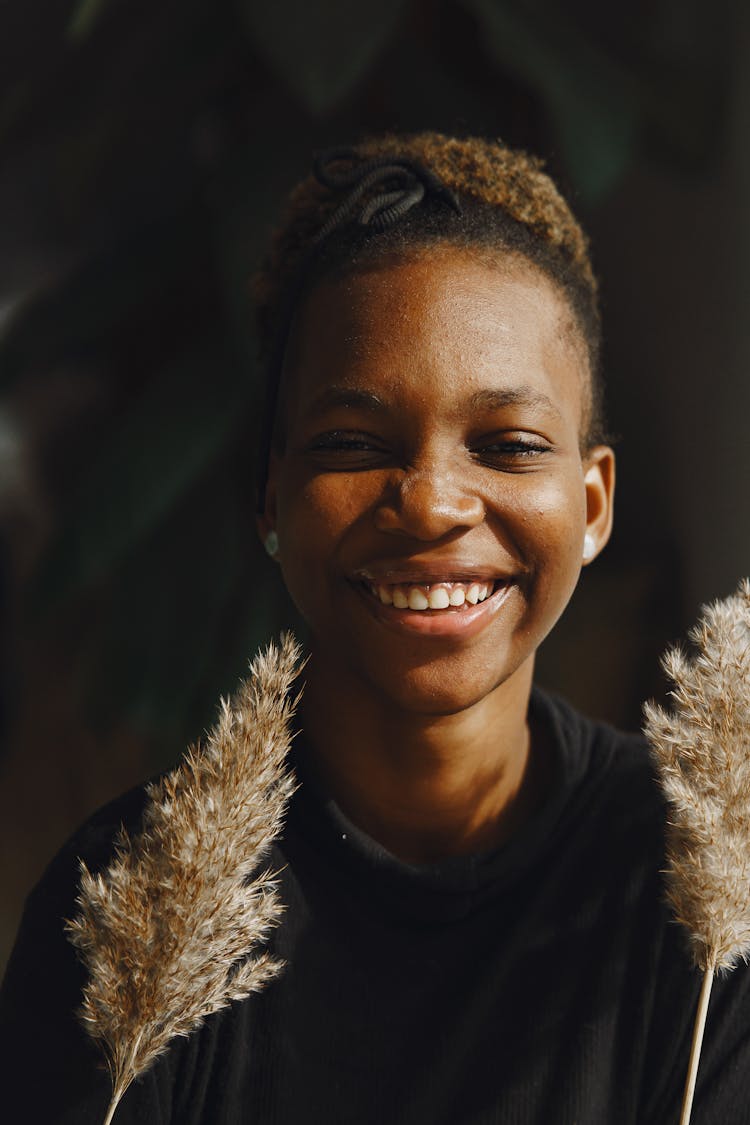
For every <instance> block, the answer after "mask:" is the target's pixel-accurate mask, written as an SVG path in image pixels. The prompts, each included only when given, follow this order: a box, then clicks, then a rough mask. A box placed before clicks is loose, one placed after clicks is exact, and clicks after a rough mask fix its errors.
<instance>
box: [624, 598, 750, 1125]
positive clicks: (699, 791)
mask: <svg viewBox="0 0 750 1125" xmlns="http://www.w3.org/2000/svg"><path fill="white" fill-rule="evenodd" d="M689 636H690V640H691V641H692V642H693V644H694V645H695V646H696V650H697V651H696V654H695V656H694V657H693V658H692V659H691V658H689V657H688V656H686V655H685V654H684V653H683V652H682V651H681V650H680V649H679V648H676V649H671V650H670V651H668V652H667V653H666V654H665V656H664V659H663V665H664V669H665V671H666V672H667V674H668V675H669V676H670V678H671V679H672V680H673V681H674V685H675V686H674V688H673V689H672V691H671V693H670V694H671V696H672V699H673V700H674V710H673V711H672V712H671V713H668V712H666V711H664V710H663V709H662V708H661V707H657V706H656V705H654V704H646V706H645V708H644V712H645V717H646V722H645V726H644V731H645V733H646V736H647V738H648V739H649V741H650V742H651V746H652V751H653V757H654V760H655V762H656V765H657V768H658V774H659V778H660V782H661V786H662V789H663V791H664V794H665V796H666V799H667V801H668V804H669V814H668V828H667V871H666V877H667V895H668V898H669V901H670V903H671V906H672V908H673V911H674V915H675V918H676V919H677V920H678V921H679V922H681V923H682V924H683V925H684V926H685V927H686V929H687V933H688V936H689V941H690V947H691V950H692V954H693V958H694V960H695V963H696V965H697V966H698V967H699V968H700V969H702V970H703V972H704V979H703V988H702V990H701V996H700V1000H699V1005H698V1015H697V1018H696V1026H695V1034H694V1037H693V1049H692V1051H691V1060H690V1067H689V1073H688V1081H687V1085H686V1090H685V1099H684V1102H683V1110H682V1117H681V1120H680V1125H687V1122H688V1121H689V1120H690V1111H691V1107H692V1099H693V1093H694V1090H695V1078H696V1074H697V1070H698V1061H699V1057H700V1047H701V1042H702V1038H703V1031H704V1027H705V1020H706V1014H707V1011H708V1002H709V998H710V993H711V984H712V982H713V976H714V973H715V972H716V970H717V969H732V968H734V967H735V965H736V964H737V963H738V961H739V960H741V959H743V960H745V961H747V960H748V959H749V958H750V581H748V580H747V579H745V580H744V581H743V582H741V583H740V586H739V589H738V591H737V593H736V594H734V595H733V596H732V597H729V598H726V599H724V600H723V601H717V602H714V603H713V604H712V605H709V606H704V607H703V610H702V614H701V617H700V619H699V621H698V624H697V625H696V626H695V628H694V629H692V630H691V632H690V634H689Z"/></svg>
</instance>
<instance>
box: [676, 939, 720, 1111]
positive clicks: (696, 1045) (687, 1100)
mask: <svg viewBox="0 0 750 1125" xmlns="http://www.w3.org/2000/svg"><path fill="white" fill-rule="evenodd" d="M714 968H715V966H714V962H713V961H711V962H710V963H709V965H708V967H707V968H706V970H705V972H704V974H703V984H702V986H701V993H700V996H699V997H698V1011H697V1012H696V1014H695V1026H694V1028H693V1045H692V1047H691V1048H690V1062H689V1064H688V1073H687V1081H686V1083H685V1094H684V1096H683V1099H682V1114H681V1116H680V1125H690V1113H691V1110H692V1108H693V1096H694V1094H695V1080H696V1078H697V1077H698V1063H699V1062H700V1058H701V1047H702V1046H703V1032H704V1031H705V1028H706V1016H707V1015H708V1002H709V1000H710V999H711V986H712V985H713V983H714Z"/></svg>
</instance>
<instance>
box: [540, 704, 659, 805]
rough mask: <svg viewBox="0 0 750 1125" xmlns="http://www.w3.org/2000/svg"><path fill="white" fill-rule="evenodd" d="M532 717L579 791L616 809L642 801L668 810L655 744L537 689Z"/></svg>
mask: <svg viewBox="0 0 750 1125" xmlns="http://www.w3.org/2000/svg"><path fill="white" fill-rule="evenodd" d="M530 713H531V714H532V715H536V716H538V718H539V719H540V720H541V721H542V722H543V724H544V726H545V728H546V730H547V733H548V736H549V737H550V738H551V740H552V742H553V744H554V752H555V754H556V757H557V761H558V763H559V768H560V769H561V770H563V771H564V773H565V775H566V776H567V778H568V779H569V780H570V781H572V782H573V784H574V786H575V785H577V786H581V787H583V788H584V789H585V790H586V791H588V792H593V791H596V792H597V793H598V794H599V796H600V797H605V796H606V795H609V797H610V798H611V800H612V801H613V802H615V803H630V802H631V801H633V800H634V799H638V801H639V804H640V803H644V802H645V804H646V805H647V806H648V807H649V808H650V809H651V810H652V811H655V810H656V809H657V808H662V807H663V805H662V800H661V795H660V791H659V787H658V784H657V781H656V773H655V769H654V766H653V762H652V758H651V752H650V749H649V744H648V742H647V740H646V738H645V736H644V735H643V734H642V733H641V732H630V731H622V730H619V729H617V728H616V727H614V726H612V725H611V724H610V723H607V722H603V721H601V720H598V719H590V718H588V717H587V716H585V715H582V714H581V713H580V712H579V711H577V710H576V709H575V708H574V707H572V706H571V705H570V704H569V703H567V702H566V701H565V700H564V699H562V698H561V697H560V696H557V695H554V694H553V693H551V692H547V691H542V690H541V689H539V688H535V689H534V691H533V693H532V697H531V704H530Z"/></svg>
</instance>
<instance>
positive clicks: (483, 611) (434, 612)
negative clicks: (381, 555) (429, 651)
mask: <svg viewBox="0 0 750 1125" xmlns="http://www.w3.org/2000/svg"><path fill="white" fill-rule="evenodd" d="M353 585H354V587H355V589H357V590H358V591H359V593H360V595H361V597H362V599H363V601H364V602H365V604H366V606H367V608H368V609H369V611H370V613H371V614H372V615H373V616H374V617H376V618H377V619H378V620H379V621H380V622H381V624H384V625H386V626H388V627H390V628H391V629H394V630H396V631H398V632H401V633H402V634H403V633H411V634H418V635H422V636H435V637H440V636H442V637H451V636H453V637H459V638H468V637H471V636H473V635H475V634H476V633H478V632H479V631H481V630H482V629H483V628H484V627H485V626H486V625H488V624H489V623H490V622H491V621H492V620H493V619H494V618H495V617H496V615H497V614H498V613H499V612H500V610H501V608H502V607H503V605H504V604H505V603H506V602H507V600H508V598H509V597H510V596H511V594H512V592H513V590H514V589H515V586H516V584H515V582H514V580H513V579H512V578H510V577H509V576H497V575H494V576H493V575H491V574H490V573H489V572H488V570H487V569H486V568H479V567H476V566H466V565H456V566H452V567H451V568H450V570H449V569H448V567H446V566H443V567H441V569H440V570H439V571H438V570H437V569H436V568H435V567H433V566H430V567H423V566H420V567H414V566H409V568H408V570H407V569H406V568H405V567H403V566H398V567H385V566H382V567H378V568H377V569H376V568H372V569H370V568H368V569H367V570H362V571H360V572H358V574H357V575H356V576H355V577H354V579H353Z"/></svg>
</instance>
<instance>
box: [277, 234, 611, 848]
mask: <svg viewBox="0 0 750 1125" xmlns="http://www.w3.org/2000/svg"><path fill="white" fill-rule="evenodd" d="M588 380H589V375H588V368H587V361H586V352H585V348H584V345H583V343H582V341H581V339H580V336H579V334H578V331H577V329H576V328H575V326H574V324H573V321H572V317H571V314H570V311H569V308H568V306H567V303H566V300H565V298H564V296H563V295H561V293H560V292H559V291H558V290H557V289H556V288H555V287H554V285H553V284H552V282H550V281H549V280H548V279H547V278H546V277H545V276H544V275H543V274H542V273H541V272H540V271H538V270H537V269H536V268H535V267H533V266H531V265H530V264H528V263H527V262H525V261H524V260H522V259H516V258H510V257H508V258H506V259H505V260H502V259H500V260H497V259H495V260H493V261H490V260H489V259H483V258H481V257H480V256H478V255H472V254H470V253H469V252H467V251H462V250H457V249H452V248H447V247H446V248H437V249H435V248H433V249H432V250H430V251H424V252H422V253H420V254H417V255H415V256H413V257H411V258H409V259H406V260H399V261H391V262H389V263H388V264H382V265H381V266H379V267H378V268H373V269H371V270H369V271H368V272H366V273H362V274H352V275H349V276H346V277H344V278H342V279H338V280H335V281H325V282H322V283H320V284H319V285H318V286H317V287H316V288H315V289H314V290H313V292H312V293H311V294H310V296H309V297H308V298H307V300H306V302H305V304H304V307H303V308H302V309H301V310H300V313H299V315H298V317H297V322H296V324H295V326H294V328H293V332H292V337H291V339H290V341H289V346H288V349H287V356H286V362H285V370H284V375H283V387H284V393H283V402H282V408H281V409H282V411H283V413H282V418H281V431H282V434H281V440H280V441H279V443H277V448H276V450H275V452H274V454H273V456H272V459H271V465H270V475H269V487H268V492H267V504H266V512H265V515H264V517H263V519H262V520H261V534H265V533H267V532H268V530H270V529H271V528H273V529H275V530H276V532H277V534H278V539H279V545H280V547H279V555H278V561H279V563H280V565H281V568H282V571H283V576H284V581H285V582H286V585H287V588H288V590H289V593H290V595H291V597H292V598H293V600H294V602H295V604H296V605H297V607H298V608H299V610H300V611H301V613H302V615H303V616H304V618H305V619H306V621H307V623H308V625H309V627H310V634H311V658H310V662H309V664H308V666H307V669H306V676H305V679H306V687H305V694H304V699H303V704H302V725H303V728H304V730H305V738H306V741H307V744H308V745H309V747H310V748H311V751H312V753H314V755H315V759H316V762H317V764H318V766H319V768H320V770H321V771H322V772H323V774H324V776H325V779H326V782H327V784H328V786H329V787H330V789H331V791H332V793H333V795H334V797H335V798H336V799H337V801H338V803H339V804H340V806H341V807H342V809H343V810H344V812H345V813H346V814H347V815H348V816H349V817H350V819H352V820H353V821H354V822H355V823H356V824H358V825H359V826H360V827H361V828H363V829H364V830H365V831H366V832H368V833H369V834H370V835H372V836H373V837H374V838H375V839H377V840H379V841H380V842H381V843H382V844H383V845H384V846H385V847H386V848H388V850H390V851H391V852H392V853H393V854H395V855H397V856H399V857H400V858H403V859H405V860H407V861H409V862H415V863H420V862H428V861H431V860H436V859H440V858H442V857H445V856H449V855H454V854H462V853H467V852H474V851H481V850H486V849H488V848H491V847H493V846H496V845H497V844H499V843H500V842H502V841H503V840H504V839H506V838H507V837H508V836H509V835H510V834H512V833H513V832H514V831H515V830H516V829H517V828H518V826H519V825H520V824H521V823H522V822H523V821H524V819H525V818H526V817H528V816H529V815H530V813H531V811H532V810H533V808H534V806H535V804H536V803H537V802H538V801H539V800H540V799H541V797H542V795H543V793H544V788H545V784H546V782H547V773H546V768H545V764H546V754H545V750H544V732H542V731H538V730H530V729H529V723H528V720H527V709H528V699H529V692H530V688H531V681H532V673H533V665H534V654H535V652H536V649H537V648H538V646H539V644H540V643H541V642H542V640H543V639H544V637H545V636H546V635H547V633H548V632H549V631H550V629H551V628H552V627H553V625H554V623H555V622H556V621H557V619H558V617H559V616H560V614H561V613H562V611H563V609H564V608H565V606H566V604H567V602H568V600H569V598H570V596H571V594H572V592H573V589H574V587H575V585H576V582H577V580H578V577H579V574H580V570H581V566H582V561H583V544H584V535H585V534H586V533H588V534H589V535H590V536H591V537H592V540H593V545H594V548H595V552H594V553H595V554H596V553H598V552H599V551H600V550H601V549H602V547H603V546H604V545H605V543H606V541H607V539H608V537H609V534H610V529H611V521H612V498H613V490H614V455H613V453H612V450H611V449H609V447H607V446H596V447H594V448H590V449H587V448H586V447H585V442H583V431H582V427H584V425H585V420H586V411H587V403H588V387H589V382H588ZM363 575H366V576H369V577H370V578H374V579H376V580H379V581H383V582H389V581H391V582H409V581H412V580H413V582H417V583H418V582H421V583H427V584H429V583H434V582H439V581H440V579H441V578H444V579H445V580H446V581H450V580H451V578H455V579H457V580H463V579H469V578H471V577H474V576H478V577H480V578H486V579H487V580H497V582H498V592H497V593H496V594H494V595H493V596H492V597H491V598H488V600H487V602H485V603H483V605H482V606H481V607H478V610H477V611H476V612H474V613H473V616H472V614H471V613H468V611H467V608H466V607H461V608H455V609H446V610H441V611H437V612H436V611H426V612H425V613H420V612H418V611H411V610H402V611H397V610H395V609H393V608H392V607H387V608H385V609H384V608H383V607H382V606H381V604H380V602H379V601H378V599H377V598H376V597H375V596H374V595H373V594H372V592H370V590H369V589H368V588H367V583H366V580H365V579H364V578H363ZM438 613H439V615H440V621H441V622H442V624H438V625H437V626H436V627H433V626H431V625H430V624H428V623H427V620H428V617H429V616H432V618H433V620H436V619H437V618H438ZM467 613H468V616H464V618H463V622H462V621H459V620H458V618H459V616H460V615H462V614H464V615H466V614H467ZM474 618H476V620H474ZM466 621H470V626H469V628H465V629H464V628H462V627H461V626H462V624H463V623H464V622H466ZM433 629H436V630H437V631H432V630H433Z"/></svg>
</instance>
